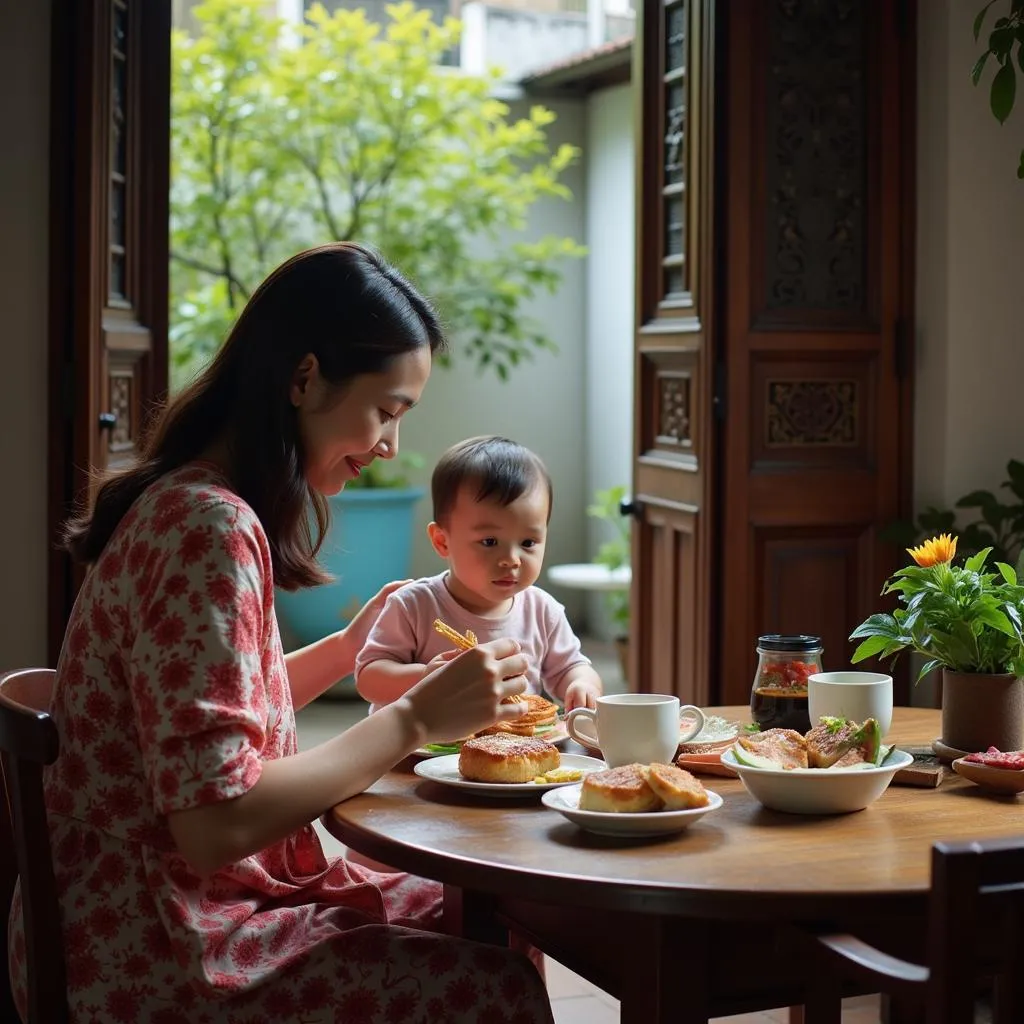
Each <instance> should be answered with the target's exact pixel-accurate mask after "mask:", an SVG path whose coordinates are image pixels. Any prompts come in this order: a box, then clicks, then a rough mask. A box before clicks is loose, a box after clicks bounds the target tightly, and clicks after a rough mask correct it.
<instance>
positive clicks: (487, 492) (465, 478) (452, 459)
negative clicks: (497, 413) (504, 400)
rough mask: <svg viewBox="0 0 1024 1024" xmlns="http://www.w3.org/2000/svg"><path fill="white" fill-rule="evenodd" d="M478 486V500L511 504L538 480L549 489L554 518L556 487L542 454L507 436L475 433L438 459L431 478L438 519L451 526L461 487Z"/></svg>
mask: <svg viewBox="0 0 1024 1024" xmlns="http://www.w3.org/2000/svg"><path fill="white" fill-rule="evenodd" d="M467 484H468V485H470V486H475V487H476V500H477V501H486V500H488V499H491V500H494V501H497V502H498V503H499V504H501V505H511V504H512V502H513V501H515V500H516V499H517V498H521V497H522V496H523V495H524V494H527V493H528V492H529V491H531V490H533V488H534V487H536V486H537V485H538V484H539V485H541V486H543V487H544V488H546V490H547V493H548V519H549V520H550V519H551V502H552V498H553V496H554V495H553V491H552V487H551V475H550V474H549V473H548V470H547V466H545V465H544V463H543V461H541V458H540V456H539V455H536V454H534V453H533V452H531V451H530V449H529V448H524V447H523V446H522V445H521V444H517V443H516V442H515V441H510V440H509V439H508V438H507V437H496V436H494V435H488V436H486V437H471V438H469V439H468V440H466V441H460V442H459V443H458V444H455V445H452V447H451V448H449V449H448V451H446V452H445V453H444V455H442V456H441V458H440V459H438V462H437V465H436V466H435V467H434V474H433V476H432V477H431V480H430V490H431V495H432V496H433V499H434V522H435V523H437V524H439V525H440V526H447V525H448V520H449V518H450V517H451V513H452V509H453V508H454V507H455V500H456V498H457V497H458V495H459V491H460V490H461V489H462V488H463V486H465V485H467Z"/></svg>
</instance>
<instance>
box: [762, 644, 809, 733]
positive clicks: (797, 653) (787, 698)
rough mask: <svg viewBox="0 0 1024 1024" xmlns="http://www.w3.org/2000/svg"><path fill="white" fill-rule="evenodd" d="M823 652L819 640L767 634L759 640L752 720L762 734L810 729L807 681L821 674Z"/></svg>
mask: <svg viewBox="0 0 1024 1024" xmlns="http://www.w3.org/2000/svg"><path fill="white" fill-rule="evenodd" d="M821 651H822V647H821V637H818V636H810V635H807V634H798V635H795V636H783V635H781V634H778V633H767V634H765V635H764V636H759V637H758V638H757V671H756V672H755V673H754V684H753V686H752V687H751V691H750V716H751V718H752V719H753V720H754V721H755V722H756V723H757V724H758V725H759V726H760V727H761V729H762V730H764V729H796V731H797V732H800V733H805V732H807V731H808V730H809V729H810V727H811V719H810V715H809V713H808V710H807V679H808V677H809V676H811V675H813V674H814V673H815V672H820V671H821Z"/></svg>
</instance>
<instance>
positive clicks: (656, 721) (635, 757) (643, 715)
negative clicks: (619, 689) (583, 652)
mask: <svg viewBox="0 0 1024 1024" xmlns="http://www.w3.org/2000/svg"><path fill="white" fill-rule="evenodd" d="M684 714H685V715H686V716H687V717H688V718H692V719H693V724H692V725H691V726H688V727H687V728H686V729H682V728H681V726H680V722H679V720H680V718H681V717H682V716H683V715H684ZM581 719H586V720H587V721H589V722H591V723H593V724H592V725H591V726H590V728H586V729H579V727H578V725H577V723H578V722H579V721H580V720H581ZM565 727H566V729H567V730H568V732H569V735H570V736H571V737H572V738H573V739H574V740H576V742H577V743H582V744H583V745H584V746H589V747H593V746H594V745H595V742H596V744H597V746H599V747H600V748H601V756H602V757H603V758H604V760H605V763H606V764H607V765H608V766H609V767H610V768H615V767H617V766H618V765H623V764H632V763H633V762H635V761H636V762H639V763H640V764H651V763H653V762H658V763H660V764H671V763H672V761H673V759H674V758H675V756H676V750H678V749H679V744H680V743H685V742H686V741H687V740H690V739H692V738H693V737H694V736H696V735H697V734H698V733H699V732H700V731H701V729H703V728H704V712H703V711H701V709H700V708H697V707H694V706H693V705H692V704H684V705H683V706H682V707H680V706H679V698H678V697H673V696H671V695H669V694H664V693H614V694H609V695H607V696H605V697H598V698H597V710H596V711H595V710H592V709H591V708H574V709H573V710H572V711H570V712H569V714H568V715H566V716H565Z"/></svg>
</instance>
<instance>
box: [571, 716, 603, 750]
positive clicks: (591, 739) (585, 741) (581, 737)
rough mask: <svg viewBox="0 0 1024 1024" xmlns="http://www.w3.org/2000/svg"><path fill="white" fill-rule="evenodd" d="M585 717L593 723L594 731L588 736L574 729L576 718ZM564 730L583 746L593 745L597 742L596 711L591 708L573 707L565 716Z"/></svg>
mask: <svg viewBox="0 0 1024 1024" xmlns="http://www.w3.org/2000/svg"><path fill="white" fill-rule="evenodd" d="M577 718H586V719H587V720H588V721H591V722H593V723H594V731H593V733H592V734H591V735H590V736H588V735H586V734H585V733H582V732H577V731H576V719H577ZM565 731H566V732H567V733H568V734H569V735H570V736H571V737H572V738H573V739H574V740H575V741H576V742H577V743H579V744H580V746H583V747H593V746H594V744H595V743H596V742H597V713H596V712H595V711H594V710H593V708H573V709H572V711H570V712H569V714H567V715H566V716H565Z"/></svg>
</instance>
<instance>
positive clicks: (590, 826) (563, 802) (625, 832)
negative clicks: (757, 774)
mask: <svg viewBox="0 0 1024 1024" xmlns="http://www.w3.org/2000/svg"><path fill="white" fill-rule="evenodd" d="M563 760H564V758H563ZM582 788H583V785H582V783H579V782H577V783H575V784H574V785H571V786H563V787H561V788H559V789H555V790H552V791H551V792H550V793H545V794H544V795H543V796H542V797H541V800H542V801H543V802H544V806H545V807H550V808H551V810H553V811H558V813H559V814H561V815H562V816H563V817H565V818H568V819H569V821H571V822H572V823H573V824H574V825H579V827H580V828H582V829H586V830H587V831H588V832H596V833H597V834H598V835H602V836H667V835H672V834H673V833H675V832H682V831H683V830H684V829H687V828H689V827H690V826H691V825H692V824H693V823H694V822H695V821H699V820H700V819H701V818H703V817H704V815H705V814H708V813H709V812H711V811H717V810H718V808H719V807H721V806H722V798H721V797H720V796H719V795H718V794H717V793H715V792H713V791H712V790H710V789H709V790H707V794H708V798H709V801H710V802H709V803H708V805H707V807H694V808H693V809H691V810H688V811H649V812H645V813H643V814H615V813H611V812H608V811H581V810H580V790H581V789H582Z"/></svg>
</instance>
